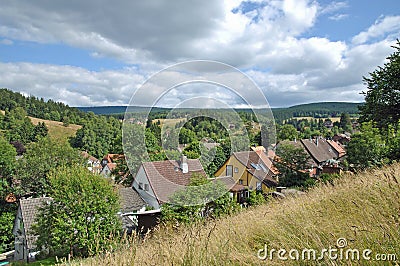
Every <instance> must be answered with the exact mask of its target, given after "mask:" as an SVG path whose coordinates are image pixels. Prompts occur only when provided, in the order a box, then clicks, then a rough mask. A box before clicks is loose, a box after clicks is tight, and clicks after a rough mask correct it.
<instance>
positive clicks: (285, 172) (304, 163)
mask: <svg viewBox="0 0 400 266" xmlns="http://www.w3.org/2000/svg"><path fill="white" fill-rule="evenodd" d="M276 155H277V156H278V157H277V158H276V162H277V163H276V166H277V168H278V170H279V172H280V174H281V176H280V178H279V184H280V185H282V186H287V187H290V186H306V184H307V182H308V181H307V180H308V179H309V178H310V177H309V174H308V171H307V170H308V169H309V168H310V165H309V163H308V161H309V159H310V156H309V155H308V153H307V152H306V151H305V150H304V149H303V148H302V147H299V146H296V145H293V144H291V143H290V142H288V141H282V142H281V143H279V145H278V147H277V150H276Z"/></svg>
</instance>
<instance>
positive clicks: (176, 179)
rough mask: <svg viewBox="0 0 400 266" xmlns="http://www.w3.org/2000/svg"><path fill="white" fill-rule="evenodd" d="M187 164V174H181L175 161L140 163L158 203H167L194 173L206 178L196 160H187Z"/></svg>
mask: <svg viewBox="0 0 400 266" xmlns="http://www.w3.org/2000/svg"><path fill="white" fill-rule="evenodd" d="M187 164H188V169H189V172H188V173H183V172H182V170H181V169H180V167H179V166H180V164H179V161H175V160H167V161H155V162H143V163H142V166H143V168H144V171H145V172H146V175H147V178H148V179H149V183H150V185H151V187H152V189H153V191H154V193H155V195H156V197H157V199H158V201H160V202H167V201H168V200H169V197H170V196H171V195H172V194H174V193H175V192H176V191H178V190H179V189H182V188H184V186H187V185H189V182H190V178H191V177H192V175H193V174H194V173H196V174H200V175H203V176H204V177H206V176H207V175H206V173H205V172H204V169H203V166H202V165H201V163H200V161H199V160H198V159H188V160H187Z"/></svg>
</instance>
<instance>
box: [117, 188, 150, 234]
mask: <svg viewBox="0 0 400 266" xmlns="http://www.w3.org/2000/svg"><path fill="white" fill-rule="evenodd" d="M118 193H119V195H120V198H121V211H120V213H119V214H120V217H121V220H122V229H123V231H125V232H126V233H127V234H131V233H132V231H134V230H137V228H138V219H137V216H135V215H134V213H137V212H140V211H144V210H146V205H147V204H146V202H145V201H144V200H143V199H142V198H141V197H140V195H139V193H138V192H137V191H136V190H135V189H134V188H133V187H120V188H119V189H118Z"/></svg>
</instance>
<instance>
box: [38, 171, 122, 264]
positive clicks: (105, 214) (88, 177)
mask: <svg viewBox="0 0 400 266" xmlns="http://www.w3.org/2000/svg"><path fill="white" fill-rule="evenodd" d="M50 182H51V186H52V192H51V194H50V196H51V197H52V201H50V202H49V204H48V205H46V206H44V207H42V208H40V210H39V213H38V217H37V223H36V225H35V226H34V228H33V229H34V231H35V233H36V234H37V235H38V240H37V241H36V244H37V246H38V247H40V250H45V252H47V254H45V255H52V256H54V255H57V256H66V255H67V254H71V255H73V256H82V257H87V256H90V255H94V254H97V253H100V252H103V251H105V250H107V249H109V248H110V247H111V246H112V245H113V244H114V239H115V238H114V237H116V236H117V235H118V234H119V232H120V230H121V224H120V221H119V219H118V217H117V212H118V210H119V208H120V206H119V197H118V193H117V192H116V191H115V189H114V188H113V186H112V185H111V183H109V181H108V180H107V179H104V178H102V177H101V176H99V175H95V174H92V173H90V172H89V171H87V169H85V168H84V167H62V168H58V169H55V170H54V171H52V173H51V174H50Z"/></svg>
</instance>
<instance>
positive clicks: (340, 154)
mask: <svg viewBox="0 0 400 266" xmlns="http://www.w3.org/2000/svg"><path fill="white" fill-rule="evenodd" d="M327 142H328V143H329V145H331V146H332V148H333V149H334V150H335V151H336V153H337V155H338V159H341V158H343V157H344V156H345V155H346V150H345V148H344V147H343V145H342V144H340V142H336V141H334V140H327Z"/></svg>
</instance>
